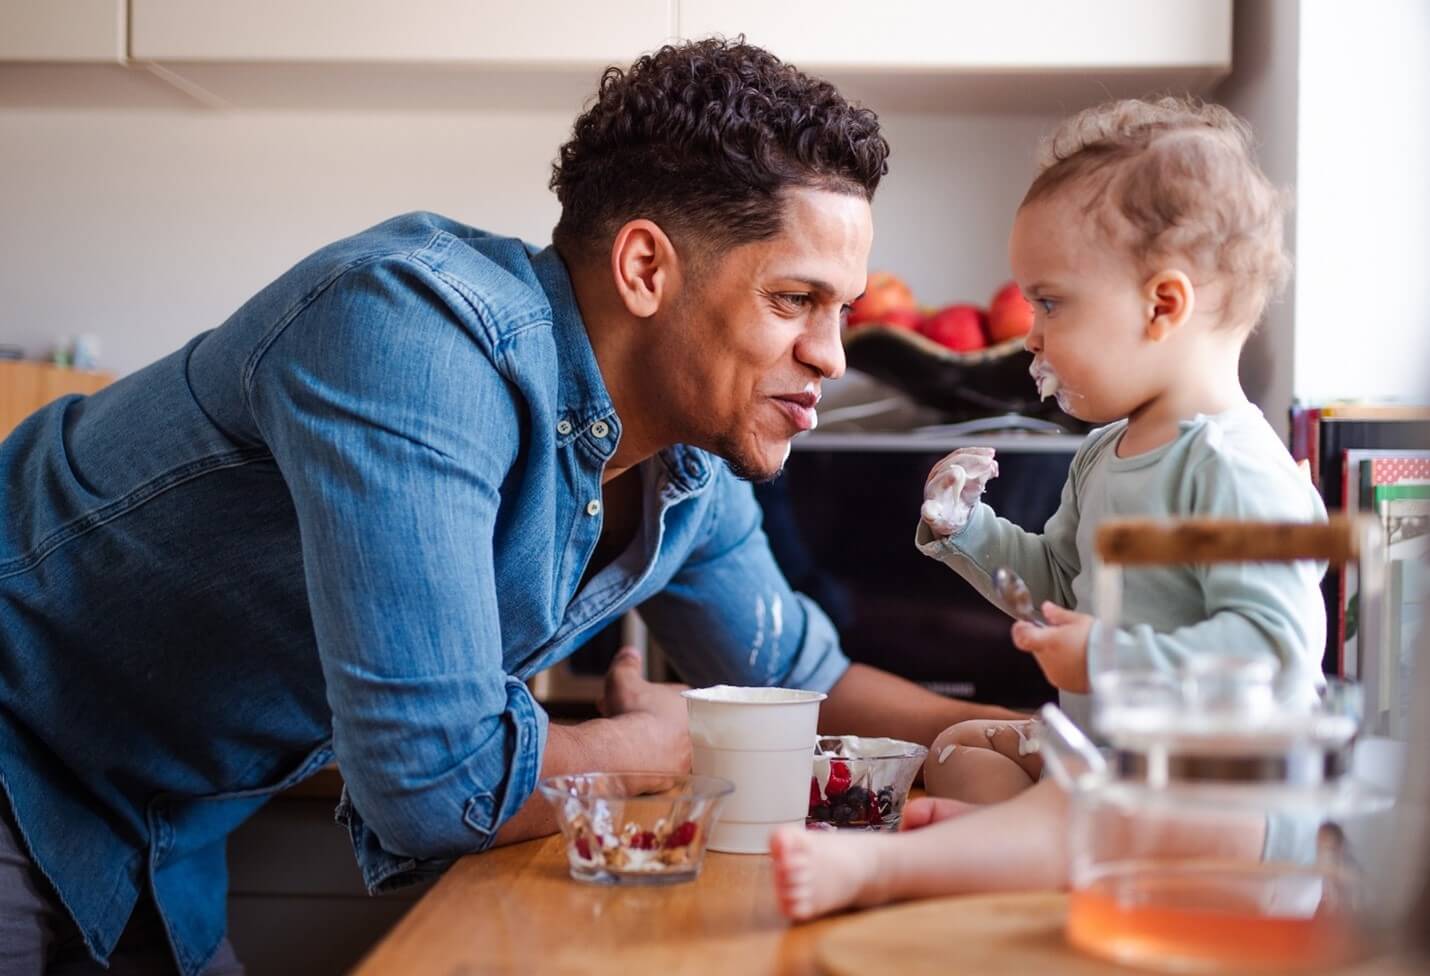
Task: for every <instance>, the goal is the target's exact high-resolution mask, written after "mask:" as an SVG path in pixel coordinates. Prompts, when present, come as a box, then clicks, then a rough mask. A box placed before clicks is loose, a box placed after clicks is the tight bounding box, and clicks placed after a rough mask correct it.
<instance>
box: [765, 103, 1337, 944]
mask: <svg viewBox="0 0 1430 976" xmlns="http://www.w3.org/2000/svg"><path fill="white" fill-rule="evenodd" d="M1249 142H1250V132H1249V130H1248V129H1247V127H1246V125H1245V124H1244V123H1243V122H1241V121H1240V120H1239V119H1237V118H1236V117H1235V116H1233V115H1232V114H1231V113H1230V112H1228V111H1226V110H1225V109H1223V108H1220V107H1217V106H1212V105H1201V104H1198V103H1195V102H1192V101H1187V100H1180V99H1173V98H1164V99H1161V100H1158V101H1155V102H1147V101H1121V102H1115V103H1110V104H1107V105H1103V106H1099V107H1097V108H1093V109H1089V110H1087V111H1084V112H1082V113H1080V114H1078V115H1076V116H1074V117H1072V118H1071V119H1068V120H1067V121H1065V122H1064V123H1062V124H1061V125H1060V126H1059V127H1058V128H1057V130H1056V131H1055V132H1054V133H1053V134H1052V136H1051V137H1050V139H1049V140H1048V143H1047V146H1046V152H1045V158H1044V160H1043V163H1042V168H1041V171H1040V173H1039V174H1038V176H1037V178H1036V179H1035V180H1034V181H1033V184H1032V186H1031V188H1030V189H1029V190H1028V192H1027V195H1026V196H1025V197H1024V198H1023V202H1022V204H1021V205H1020V206H1019V208H1018V211H1017V214H1016V216H1015V218H1014V223H1013V231H1012V236H1011V239H1010V243H1009V256H1010V259H1011V263H1012V267H1013V274H1014V277H1015V278H1016V279H1017V281H1018V284H1019V286H1020V287H1021V289H1022V291H1023V293H1024V295H1025V296H1026V297H1027V298H1028V300H1029V301H1030V302H1032V304H1033V307H1034V311H1035V320H1034V325H1033V330H1032V332H1031V333H1030V334H1029V335H1028V338H1027V341H1026V345H1027V348H1028V349H1029V351H1031V352H1032V353H1033V365H1032V373H1033V377H1034V379H1035V381H1036V382H1037V384H1038V389H1039V392H1040V393H1041V394H1042V395H1043V396H1055V397H1056V398H1057V401H1058V405H1059V406H1060V407H1061V408H1062V409H1063V410H1064V411H1066V412H1067V413H1069V414H1071V415H1072V416H1075V417H1078V418H1079V419H1082V420H1086V421H1090V422H1093V423H1099V424H1105V425H1106V426H1103V427H1100V428H1098V429H1096V430H1094V431H1093V432H1092V433H1091V434H1089V435H1088V437H1087V439H1086V440H1085V441H1084V443H1083V444H1082V446H1081V447H1080V448H1079V449H1078V451H1077V454H1076V455H1075V456H1074V458H1073V461H1072V466H1071V470H1070V472H1069V475H1068V480H1067V483H1066V484H1065V485H1064V487H1063V493H1062V500H1061V503H1060V505H1059V507H1058V510H1057V512H1056V513H1054V515H1053V516H1052V518H1050V519H1049V520H1048V522H1047V525H1046V526H1045V527H1044V530H1043V532H1042V533H1041V534H1037V533H1032V532H1027V531H1025V530H1023V529H1021V528H1019V527H1018V526H1015V525H1013V524H1012V523H1010V522H1008V521H1006V520H1004V519H1001V518H999V517H998V516H997V515H995V514H994V513H993V511H992V510H991V509H990V508H989V507H988V506H987V505H986V504H983V503H982V502H981V501H980V500H979V499H980V496H981V495H982V493H983V489H984V486H985V485H986V484H987V482H988V481H989V479H991V478H993V477H995V476H996V475H997V473H998V466H997V462H996V460H995V458H994V456H993V451H991V450H989V449H986V448H969V449H964V450H959V451H955V452H953V453H952V454H950V455H949V456H948V457H946V458H944V459H943V460H941V461H940V462H939V463H938V464H937V465H935V467H934V468H933V470H932V472H931V473H930V474H929V478H928V482H927V484H926V487H925V501H924V505H923V508H922V511H921V513H920V514H921V520H920V523H919V527H918V533H917V537H916V543H917V545H918V547H919V549H920V551H922V552H923V553H925V554H926V555H928V556H930V557H932V558H935V559H938V560H939V561H941V562H943V563H945V564H946V565H948V566H949V567H950V568H951V569H953V570H954V571H955V572H957V573H958V574H959V575H961V576H963V577H964V578H965V579H967V580H968V581H969V582H970V583H972V584H973V585H974V586H975V587H976V588H977V589H978V590H979V591H980V592H981V593H983V594H984V596H986V597H987V598H988V599H989V600H991V601H993V602H994V603H996V604H998V605H999V606H1001V607H1003V609H1005V610H1009V611H1011V610H1013V609H1014V608H1013V607H1010V606H1009V605H1008V604H1007V603H1005V602H1004V600H1003V599H1002V598H1001V597H1000V596H999V594H998V591H997V590H996V588H995V587H994V585H993V582H992V577H993V574H994V572H995V571H996V570H997V569H999V568H1007V569H1010V570H1012V571H1013V572H1015V573H1017V574H1018V575H1019V576H1021V577H1022V578H1023V579H1024V580H1025V581H1026V584H1027V587H1028V590H1029V593H1030V595H1031V597H1032V602H1033V605H1034V606H1035V607H1037V609H1038V610H1040V612H1041V617H1042V618H1043V620H1042V622H1041V624H1039V623H1032V622H1026V621H1019V622H1018V623H1015V624H1014V626H1013V631H1012V637H1013V642H1014V644H1015V645H1017V647H1019V648H1020V649H1022V650H1023V651H1026V652H1028V653H1030V654H1032V655H1033V656H1034V657H1035V658H1036V659H1037V662H1038V664H1039V666H1040V667H1041V668H1042V671H1043V673H1044V674H1045V675H1046V676H1047V678H1048V680H1049V681H1050V682H1051V683H1052V684H1053V685H1054V686H1056V687H1057V688H1058V689H1059V690H1060V693H1061V698H1062V702H1061V704H1062V707H1063V709H1064V711H1066V712H1068V714H1069V715H1070V716H1071V717H1072V718H1073V719H1074V720H1075V721H1078V722H1079V723H1080V724H1084V725H1085V724H1086V715H1087V704H1086V693H1087V692H1088V691H1089V684H1090V682H1089V674H1090V669H1089V654H1090V652H1091V653H1092V654H1093V655H1094V656H1096V655H1098V654H1100V653H1103V652H1102V651H1100V650H1099V649H1100V648H1102V647H1103V646H1104V635H1101V634H1100V631H1099V625H1098V622H1097V620H1096V619H1095V618H1094V617H1093V616H1092V614H1091V613H1090V611H1091V610H1092V597H1093V594H1092V562H1093V560H1092V540H1093V536H1094V532H1095V529H1096V527H1097V524H1098V522H1099V521H1100V520H1102V519H1104V518H1106V517H1112V516H1119V517H1120V516H1143V517H1157V516H1210V517H1223V518H1236V519H1262V520H1271V521H1313V520H1323V519H1325V517H1326V513H1325V508H1324V506H1323V505H1322V503H1321V501H1320V499H1319V497H1318V496H1317V495H1316V493H1315V491H1314V489H1313V488H1312V487H1311V484H1310V482H1309V480H1308V479H1306V478H1305V477H1304V475H1303V474H1302V473H1301V472H1300V471H1298V469H1297V467H1296V465H1295V463H1294V462H1293V461H1292V460H1291V457H1290V455H1289V454H1288V453H1287V451H1286V448H1285V447H1284V446H1283V445H1282V443H1281V441H1280V439H1279V438H1278V437H1277V435H1276V433H1275V431H1273V430H1272V428H1271V427H1270V425H1269V424H1267V422H1266V420H1265V419H1264V418H1263V417H1262V415H1261V412H1260V411H1259V410H1258V409H1257V408H1256V407H1255V406H1253V405H1252V404H1251V403H1250V402H1249V401H1248V400H1247V398H1246V394H1245V393H1244V392H1243V391H1242V389H1241V385H1240V381H1239V379H1238V370H1237V367H1238V362H1239V359H1240V354H1241V348H1242V345H1243V343H1244V342H1245V341H1246V338H1247V336H1248V335H1249V334H1250V333H1251V331H1252V329H1253V328H1254V327H1255V325H1256V323H1257V321H1258V320H1259V319H1260V318H1261V314H1262V311H1263V310H1264V308H1265V306H1266V303H1267V301H1268V300H1269V299H1270V298H1271V297H1272V296H1273V295H1274V294H1275V292H1276V291H1277V289H1278V288H1279V287H1280V286H1281V284H1282V282H1283V281H1284V279H1285V277H1286V272H1287V269H1288V264H1289V262H1288V260H1287V258H1286V256H1285V253H1284V251H1283V245H1282V208H1283V205H1282V196H1281V194H1280V193H1279V192H1278V191H1277V190H1276V189H1275V188H1274V187H1273V186H1272V185H1271V184H1270V182H1269V181H1268V180H1267V179H1266V177H1265V176H1264V175H1263V174H1262V172H1261V171H1260V169H1259V168H1258V167H1257V166H1256V164H1255V162H1254V161H1253V160H1252V157H1251V152H1250V146H1249ZM1321 572H1322V568H1321V567H1318V566H1313V565H1310V564H1257V565H1250V564H1240V563H1228V564H1218V565H1210V566H1168V567H1155V568H1150V569H1139V570H1137V571H1135V572H1128V573H1127V574H1126V576H1125V578H1124V591H1123V607H1124V611H1123V625H1124V626H1123V629H1121V630H1119V631H1118V632H1116V633H1115V634H1113V635H1111V638H1112V640H1111V646H1112V651H1111V654H1112V660H1104V659H1098V660H1097V661H1096V662H1094V667H1093V668H1092V669H1091V673H1096V672H1097V671H1098V670H1100V669H1104V668H1108V667H1113V666H1116V667H1118V668H1157V669H1175V668H1178V667H1180V666H1181V664H1182V663H1183V662H1185V661H1186V660H1187V659H1188V658H1189V657H1192V656H1198V655H1207V654H1217V655H1237V656H1241V657H1246V658H1251V659H1266V660H1270V661H1274V662H1275V663H1276V664H1277V665H1278V666H1279V675H1280V679H1279V681H1280V690H1281V692H1282V694H1283V695H1284V696H1286V697H1289V698H1292V699H1301V700H1310V699H1311V698H1313V697H1314V695H1315V694H1316V691H1317V688H1318V686H1320V685H1321V684H1322V677H1321V670H1320V652H1321V648H1322V646H1323V644H1324V640H1325V613H1324V607H1323V604H1322V602H1321V596H1320V592H1319V589H1318V581H1319V578H1320V574H1321ZM1031 725H1032V723H1031V721H1029V722H1022V723H1019V722H1013V723H1008V722H969V723H963V724H960V725H956V726H954V727H953V728H951V729H949V730H947V731H945V732H944V733H943V734H942V735H940V736H939V737H938V739H937V740H935V742H934V743H933V746H932V748H931V749H930V754H929V759H928V761H927V764H926V766H925V784H926V786H927V788H928V790H929V792H930V794H932V795H933V796H934V797H943V798H946V799H942V800H939V799H932V800H928V801H924V802H923V803H921V804H918V805H913V806H911V808H910V811H909V812H910V814H911V816H910V817H909V818H908V822H907V823H906V829H907V828H908V827H911V826H915V825H922V824H925V823H928V822H929V821H939V824H938V826H937V827H933V828H929V829H925V830H920V831H918V832H917V833H912V834H908V833H905V834H900V835H894V836H885V837H865V836H838V835H835V836H830V835H823V834H814V833H809V834H806V833H803V832H797V831H795V832H784V833H781V834H779V835H777V836H776V837H775V838H774V839H773V840H772V843H771V853H772V854H773V855H774V857H775V867H776V886H777V889H778V893H779V896H780V902H781V905H782V906H783V908H784V910H785V912H786V914H788V915H790V916H791V917H793V918H808V917H811V916H813V915H818V914H821V913H823V912H827V911H831V910H833V909H836V908H839V907H843V906H845V905H848V904H869V903H873V902H877V901H884V900H891V899H895V898H902V897H912V896H916V895H925V894H940V893H954V892H956V891H960V890H970V889H977V888H983V889H991V888H1009V887H1027V886H1029V885H1031V884H1045V883H1047V882H1048V881H1049V878H1048V877H1045V876H1044V875H1046V874H1047V873H1048V872H1049V871H1051V872H1053V874H1055V875H1056V874H1057V873H1058V871H1059V869H1058V868H1057V865H1058V864H1060V863H1062V861H1061V855H1060V853H1059V852H1060V851H1061V848H1060V846H1059V847H1058V848H1057V849H1056V850H1050V851H1041V850H1039V851H1036V852H1035V854H1034V855H1033V856H1032V857H1031V859H1030V855H1029V853H1028V852H1029V847H1030V844H1031V845H1032V847H1034V848H1037V847H1038V845H1043V846H1046V845H1047V844H1055V845H1060V844H1061V833H1062V831H1061V829H1060V828H1059V827H1058V826H1057V824H1058V823H1059V822H1060V820H1061V809H1062V801H1061V799H1060V798H1059V797H1057V796H1056V795H1053V794H1050V792H1049V785H1048V784H1039V785H1038V786H1037V787H1036V788H1035V789H1033V790H1029V789H1028V787H1029V786H1030V785H1032V784H1034V783H1035V782H1036V781H1037V780H1038V778H1039V776H1040V774H1041V763H1040V760H1039V757H1038V755H1037V753H1036V751H1035V750H1034V749H1033V748H1032V743H1033V742H1034V741H1035V740H1034V737H1033V729H1032V728H1031ZM1052 789H1053V793H1055V792H1056V789H1055V788H1052ZM1019 794H1023V795H1021V796H1020V795H1019ZM1012 797H1016V799H1013V800H1012V802H1011V803H1008V804H1005V805H1004V806H1003V807H1001V808H999V809H998V810H987V811H977V810H975V808H974V807H973V806H971V805H972V804H984V803H991V802H995V801H1000V800H1007V799H1009V798H1012ZM969 811H974V812H969ZM985 813H986V814H987V815H988V816H985V815H984V814H985ZM955 814H959V816H954V815H955ZM964 814H966V815H964ZM1010 823H1020V824H1024V825H1027V826H1029V827H1031V826H1033V825H1041V828H1043V829H1046V830H1050V831H1051V833H1052V834H1053V835H1054V837H1053V839H1051V840H1050V839H1048V838H1047V837H1043V838H1042V839H1040V840H1038V841H1037V843H1033V842H1032V839H1031V838H1030V837H1029V835H1028V834H1026V833H1022V832H1010V831H1009V829H1007V825H1008V824H1010ZM949 844H953V845H955V846H956V847H957V848H958V849H959V852H957V853H952V852H950V850H949V849H948V847H947V846H946V845H949ZM974 851H976V854H974Z"/></svg>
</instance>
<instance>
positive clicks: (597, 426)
mask: <svg viewBox="0 0 1430 976" xmlns="http://www.w3.org/2000/svg"><path fill="white" fill-rule="evenodd" d="M610 432H611V425H610V424H608V423H606V422H605V421H604V420H598V421H596V422H595V423H594V424H592V425H591V433H592V434H594V435H595V436H597V437H605V436H606V435H607V434H609V433H610Z"/></svg>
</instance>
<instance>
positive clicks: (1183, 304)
mask: <svg viewBox="0 0 1430 976" xmlns="http://www.w3.org/2000/svg"><path fill="white" fill-rule="evenodd" d="M1142 293H1143V296H1144V298H1145V299H1146V303H1147V304H1146V310H1147V338H1149V339H1151V340H1152V341H1153V342H1161V341H1162V340H1163V339H1165V338H1167V336H1169V335H1171V334H1172V333H1173V332H1175V331H1176V330H1177V329H1178V328H1179V327H1181V326H1182V325H1183V324H1185V323H1186V321H1187V320H1188V319H1190V318H1191V317H1192V312H1193V311H1194V310H1195V309H1196V304H1197V291H1196V288H1194V287H1193V286H1192V279H1190V278H1188V277H1187V276H1186V274H1185V273H1183V272H1181V271H1158V272H1157V273H1156V274H1154V275H1153V276H1152V277H1150V278H1148V279H1147V283H1146V284H1145V285H1143V286H1142Z"/></svg>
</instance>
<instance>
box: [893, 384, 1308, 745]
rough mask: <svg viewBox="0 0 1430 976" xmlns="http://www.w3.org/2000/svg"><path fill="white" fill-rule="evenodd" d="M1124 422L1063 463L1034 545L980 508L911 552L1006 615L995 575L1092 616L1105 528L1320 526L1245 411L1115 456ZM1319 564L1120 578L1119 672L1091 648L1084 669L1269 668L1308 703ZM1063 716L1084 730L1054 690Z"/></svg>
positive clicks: (1258, 423) (1277, 450) (1282, 454)
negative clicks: (1208, 663) (1229, 659)
mask: <svg viewBox="0 0 1430 976" xmlns="http://www.w3.org/2000/svg"><path fill="white" fill-rule="evenodd" d="M1126 426H1127V423H1126V421H1119V422H1117V423H1114V424H1110V425H1109V426H1107V427H1103V428H1100V429H1098V430H1095V431H1093V432H1092V433H1091V434H1089V435H1088V437H1087V440H1086V441H1085V442H1084V443H1083V445H1082V446H1081V447H1080V448H1078V451H1077V454H1076V455H1075V456H1074V457H1073V462H1072V468H1071V471H1070V472H1069V475H1068V480H1067V483H1066V484H1065V485H1064V486H1063V493H1062V500H1061V502H1060V504H1059V506H1058V510H1057V511H1056V512H1055V513H1054V514H1053V516H1052V518H1050V519H1048V522H1047V525H1046V526H1045V527H1044V529H1043V532H1042V533H1041V534H1039V533H1035V532H1028V531H1025V530H1024V529H1022V528H1020V527H1018V526H1016V525H1014V524H1013V523H1012V522H1009V521H1008V520H1007V519H1003V518H1000V517H998V516H997V515H996V514H994V512H993V510H992V509H991V508H989V507H988V506H987V505H986V504H982V503H980V504H979V505H978V507H977V508H976V509H975V510H974V511H973V514H972V517H971V518H970V519H969V522H968V524H967V525H966V526H965V527H964V529H963V530H962V531H961V532H959V533H957V534H956V535H954V536H951V537H948V538H943V539H939V538H935V537H934V536H933V535H932V533H931V532H930V531H929V529H928V526H927V525H925V524H924V523H922V522H920V523H919V528H918V533H917V536H916V539H915V542H916V544H917V545H918V548H919V550H920V551H921V552H923V553H924V554H925V555H927V556H931V557H933V558H934V559H938V560H939V561H941V562H943V563H945V564H946V565H948V566H949V567H950V568H952V569H953V570H954V571H955V572H957V573H958V574H959V575H960V576H962V577H963V578H964V579H966V580H968V581H969V582H970V583H972V584H973V586H974V587H975V588H976V589H977V590H978V591H979V592H980V593H982V594H983V595H984V596H985V597H987V598H988V599H989V600H990V601H991V602H993V603H994V604H995V605H998V606H999V607H1001V608H1002V609H1003V610H1005V611H1007V609H1008V608H1007V607H1006V606H1004V605H1003V604H1002V602H1001V601H1000V600H999V599H998V597H997V595H996V594H995V593H994V591H993V585H992V580H991V576H992V573H993V571H994V570H995V569H997V568H998V567H1000V566H1006V567H1008V568H1009V569H1011V570H1013V571H1014V572H1016V573H1017V574H1018V575H1019V576H1021V577H1023V579H1024V581H1025V582H1026V583H1027V584H1028V589H1029V591H1030V592H1031V593H1032V596H1033V600H1034V603H1035V604H1038V605H1041V604H1042V601H1044V600H1051V601H1052V602H1054V603H1056V604H1059V605H1060V606H1064V607H1069V608H1071V609H1074V610H1077V611H1079V612H1082V613H1088V614H1092V615H1093V616H1096V615H1097V608H1096V606H1095V605H1094V601H1093V585H1092V584H1093V581H1092V563H1093V555H1092V554H1093V536H1094V533H1095V531H1096V529H1097V525H1098V523H1100V522H1101V521H1102V520H1103V519H1107V518H1114V517H1160V516H1181V517H1191V516H1205V517H1219V518H1234V519H1256V520H1266V521H1306V522H1310V521H1324V520H1325V518H1326V509H1325V505H1324V504H1322V502H1321V499H1320V497H1319V496H1318V495H1317V494H1316V491H1315V489H1314V488H1313V487H1312V486H1311V483H1310V481H1309V480H1308V479H1307V478H1306V477H1305V476H1304V475H1303V474H1302V473H1301V472H1300V471H1299V470H1298V469H1297V468H1296V464H1295V462H1294V461H1292V460H1291V456H1290V454H1289V453H1287V451H1286V448H1285V447H1284V446H1283V445H1282V444H1281V441H1280V439H1279V438H1278V437H1277V436H1276V432H1275V431H1273V430H1272V429H1271V426H1270V424H1268V423H1267V422H1266V419H1265V418H1264V417H1263V416H1262V415H1261V411H1260V410H1258V409H1257V408H1256V407H1254V406H1252V405H1251V404H1246V405H1243V406H1240V407H1236V408H1233V409H1231V410H1228V411H1226V412H1225V413H1221V414H1216V415H1214V416H1197V417H1196V418H1194V419H1192V420H1187V421H1183V422H1182V424H1181V432H1180V434H1179V435H1178V436H1177V438H1176V439H1175V440H1173V441H1172V442H1170V443H1168V444H1165V445H1163V446H1162V447H1159V448H1157V449H1155V450H1152V451H1149V452H1147V453H1145V454H1139V455H1136V456H1134V457H1125V458H1124V457H1118V456H1117V444H1118V442H1119V440H1120V439H1121V436H1122V432H1123V430H1125V429H1126ZM1324 571H1325V566H1324V564H1312V563H1309V562H1302V563H1294V564H1287V563H1217V564H1212V565H1181V566H1156V567H1145V568H1144V567H1129V568H1126V569H1125V570H1124V572H1123V596H1122V618H1121V620H1120V625H1121V629H1120V630H1119V631H1118V633H1117V635H1116V642H1115V661H1114V662H1108V661H1106V660H1105V659H1103V658H1102V657H1100V656H1099V655H1100V654H1101V652H1100V650H1099V648H1100V646H1101V643H1100V642H1101V633H1100V628H1099V626H1098V625H1094V627H1093V632H1092V636H1091V637H1090V638H1089V640H1088V647H1089V659H1090V670H1093V671H1094V672H1096V671H1099V670H1103V669H1106V668H1108V667H1113V666H1115V667H1119V668H1163V669H1173V668H1177V667H1179V666H1180V665H1181V663H1182V662H1184V661H1185V660H1186V659H1187V658H1188V657H1190V656H1192V655H1196V654H1226V655H1241V656H1246V657H1269V658H1274V659H1275V660H1276V661H1277V662H1278V663H1279V664H1280V667H1281V671H1280V678H1279V686H1280V691H1281V693H1282V694H1283V695H1287V696H1289V697H1290V698H1292V699H1299V700H1307V699H1309V698H1310V697H1311V696H1312V695H1313V694H1314V693H1315V690H1316V689H1317V688H1318V687H1320V686H1321V685H1322V684H1323V678H1322V676H1321V652H1322V650H1323V649H1324V646H1325V638H1326V617H1325V605H1324V603H1323V601H1322V599H1321V592H1320V588H1319V582H1320V578H1321V576H1322V574H1323V573H1324ZM1062 704H1063V710H1064V711H1066V712H1068V713H1069V715H1071V716H1072V717H1073V718H1074V720H1076V721H1078V722H1079V724H1081V725H1084V726H1086V718H1087V703H1086V701H1085V696H1082V695H1073V694H1071V693H1068V692H1064V693H1063V695H1062Z"/></svg>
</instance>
